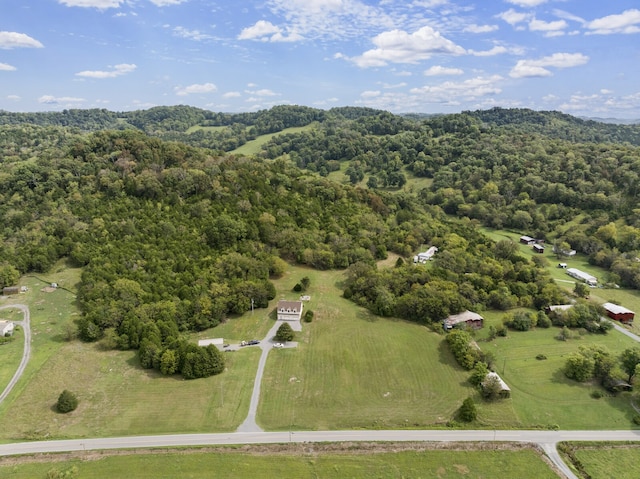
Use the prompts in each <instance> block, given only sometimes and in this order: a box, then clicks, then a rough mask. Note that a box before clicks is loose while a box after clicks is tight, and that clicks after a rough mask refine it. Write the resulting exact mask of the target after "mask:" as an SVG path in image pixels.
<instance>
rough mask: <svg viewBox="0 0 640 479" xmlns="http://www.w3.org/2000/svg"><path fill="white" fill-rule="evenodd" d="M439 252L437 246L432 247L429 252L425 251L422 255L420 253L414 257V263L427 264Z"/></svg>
mask: <svg viewBox="0 0 640 479" xmlns="http://www.w3.org/2000/svg"><path fill="white" fill-rule="evenodd" d="M437 252H438V248H437V247H436V246H432V247H431V248H429V249H428V250H427V251H423V252H422V253H418V254H417V255H416V256H414V257H413V262H414V263H426V262H427V261H431V259H432V258H433V257H434V256H435V254H436V253H437Z"/></svg>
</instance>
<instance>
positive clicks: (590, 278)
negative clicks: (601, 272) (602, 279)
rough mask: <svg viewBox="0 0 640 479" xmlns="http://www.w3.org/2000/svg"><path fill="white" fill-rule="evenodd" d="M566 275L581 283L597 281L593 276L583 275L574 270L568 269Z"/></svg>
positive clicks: (579, 271) (582, 272) (581, 272)
mask: <svg viewBox="0 0 640 479" xmlns="http://www.w3.org/2000/svg"><path fill="white" fill-rule="evenodd" d="M567 274H569V275H571V276H573V277H574V278H580V279H581V280H583V281H598V278H596V277H595V276H591V275H590V274H589V273H585V272H584V271H581V270H579V269H576V268H568V269H567Z"/></svg>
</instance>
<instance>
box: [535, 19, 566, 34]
mask: <svg viewBox="0 0 640 479" xmlns="http://www.w3.org/2000/svg"><path fill="white" fill-rule="evenodd" d="M565 28H567V22H565V21H564V20H556V21H555V22H545V21H544V20H538V19H536V18H533V19H532V20H531V21H530V22H529V30H531V31H532V32H554V31H558V30H564V29H565Z"/></svg>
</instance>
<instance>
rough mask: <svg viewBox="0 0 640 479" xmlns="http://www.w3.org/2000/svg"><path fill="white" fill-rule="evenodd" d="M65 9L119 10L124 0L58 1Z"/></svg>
mask: <svg viewBox="0 0 640 479" xmlns="http://www.w3.org/2000/svg"><path fill="white" fill-rule="evenodd" d="M58 3H61V4H62V5H64V6H65V7H83V8H99V9H100V10H104V9H105V8H118V7H120V4H121V3H124V0H58Z"/></svg>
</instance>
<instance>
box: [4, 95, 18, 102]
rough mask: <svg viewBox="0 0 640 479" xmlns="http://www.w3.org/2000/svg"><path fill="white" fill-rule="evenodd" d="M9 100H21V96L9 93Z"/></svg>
mask: <svg viewBox="0 0 640 479" xmlns="http://www.w3.org/2000/svg"><path fill="white" fill-rule="evenodd" d="M7 100H11V101H20V100H21V98H20V97H19V96H18V95H7Z"/></svg>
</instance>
